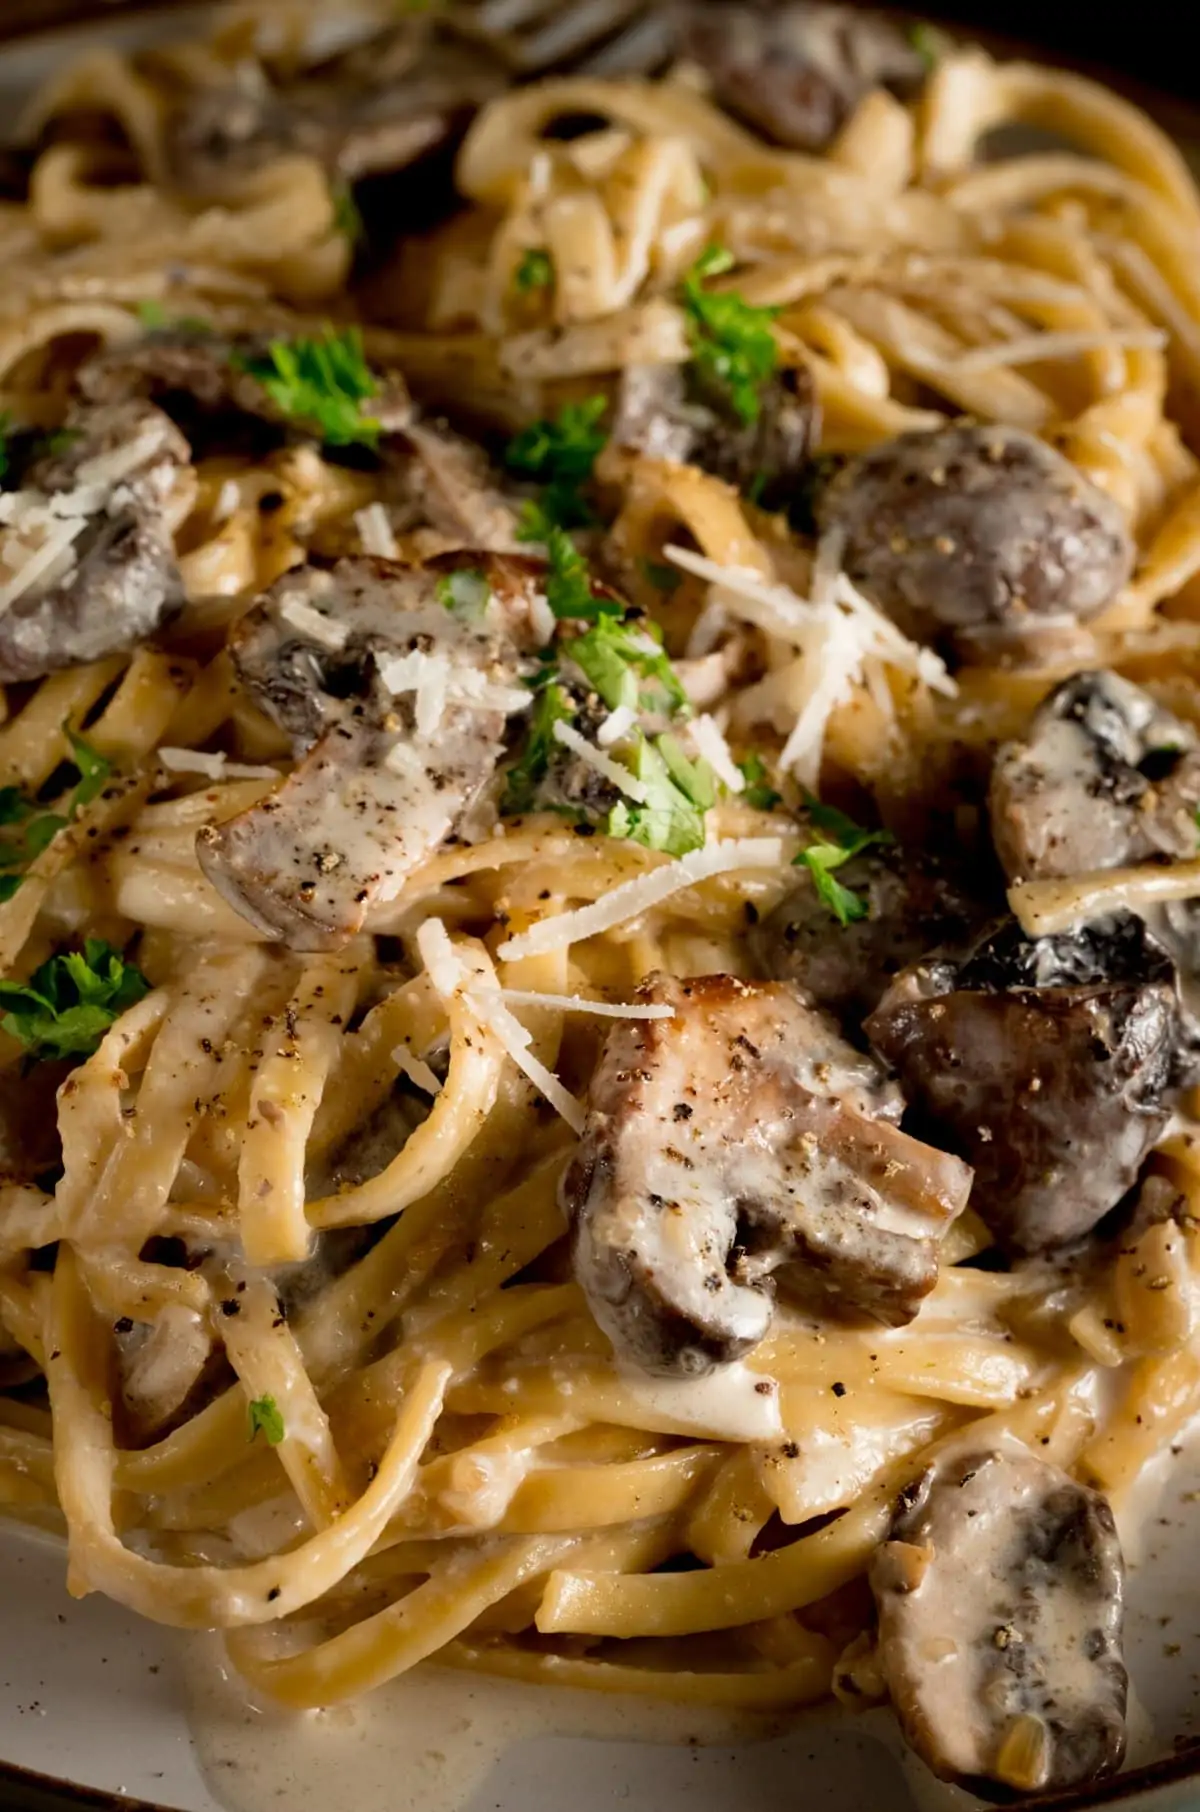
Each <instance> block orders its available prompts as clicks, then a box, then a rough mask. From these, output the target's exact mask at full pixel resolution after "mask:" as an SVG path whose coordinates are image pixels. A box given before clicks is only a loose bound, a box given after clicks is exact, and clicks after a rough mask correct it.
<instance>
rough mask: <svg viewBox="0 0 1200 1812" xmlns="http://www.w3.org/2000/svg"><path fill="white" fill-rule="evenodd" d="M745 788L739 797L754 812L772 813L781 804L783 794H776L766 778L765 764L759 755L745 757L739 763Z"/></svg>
mask: <svg viewBox="0 0 1200 1812" xmlns="http://www.w3.org/2000/svg"><path fill="white" fill-rule="evenodd" d="M738 767H739V768H740V769H741V770H742V778H743V779H744V780H745V782H746V784H745V787H744V788H743V789H742V792H741V793H740V795H739V797H740V798H742V799H744V800H745V802H746V804H747V805H749V806H752V807H753V808H754V810H755V811H756V812H773V811H774V810H775V807H776V806H777V805H779V804H780V803H781V802H782V799H783V794H782V793H777V792H776V791H775V788H774V787H773V786H772V785H771V783H770V781H769V779H768V777H767V764H766V762H765V761H764V760H763V758H762V756H761V755H747V757H746V759H745V761H739V762H738Z"/></svg>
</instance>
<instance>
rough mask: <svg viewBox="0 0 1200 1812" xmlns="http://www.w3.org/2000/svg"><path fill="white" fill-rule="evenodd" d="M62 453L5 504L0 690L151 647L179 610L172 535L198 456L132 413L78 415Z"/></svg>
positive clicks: (150, 414) (157, 420)
mask: <svg viewBox="0 0 1200 1812" xmlns="http://www.w3.org/2000/svg"><path fill="white" fill-rule="evenodd" d="M65 441H66V444H65V447H64V450H63V451H62V452H59V453H56V454H54V455H52V456H48V457H46V458H44V459H42V460H39V461H38V462H37V463H35V464H34V465H33V466H32V467H31V468H30V470H29V472H28V473H27V474H26V481H25V484H24V485H23V486H22V488H21V489H20V490H18V491H6V492H4V493H3V494H0V524H2V525H3V526H2V527H0V681H3V682H6V683H7V682H10V681H13V680H28V679H37V678H39V677H40V676H41V675H42V674H45V673H53V672H55V671H56V670H57V669H58V668H61V667H74V666H78V665H80V664H82V663H83V662H85V661H94V660H99V659H100V658H101V657H102V656H103V655H106V654H117V653H121V652H123V651H124V650H126V649H129V648H134V647H136V646H137V644H138V643H139V642H142V641H145V640H146V638H147V637H148V636H151V635H153V634H154V633H155V631H156V630H157V629H159V628H161V626H162V625H163V624H164V623H165V622H167V621H168V620H169V619H170V618H171V617H172V616H173V615H174V614H175V613H176V612H177V611H178V610H179V609H180V608H181V607H182V604H183V586H182V581H181V579H180V575H179V568H178V565H177V564H176V559H175V547H174V538H173V537H174V531H175V529H176V528H177V527H178V526H179V523H180V521H181V520H182V518H183V517H184V516H185V515H186V514H187V511H188V509H189V508H190V506H191V502H192V499H193V498H194V496H195V474H194V473H193V471H192V468H191V462H190V449H189V447H188V444H187V442H186V441H185V440H184V438H183V436H182V435H181V434H180V433H179V432H178V430H177V429H176V428H175V427H174V425H173V424H172V422H171V421H170V420H169V418H168V417H167V416H166V415H164V414H163V413H162V411H161V410H159V409H156V408H154V407H152V406H151V405H150V404H149V403H144V402H138V401H131V402H124V403H113V404H110V405H103V406H100V407H96V408H88V407H80V408H79V409H77V410H76V411H75V413H74V414H73V415H72V417H71V420H70V422H69V424H68V429H67V435H66V437H65Z"/></svg>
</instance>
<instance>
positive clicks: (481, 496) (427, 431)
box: [384, 420, 520, 553]
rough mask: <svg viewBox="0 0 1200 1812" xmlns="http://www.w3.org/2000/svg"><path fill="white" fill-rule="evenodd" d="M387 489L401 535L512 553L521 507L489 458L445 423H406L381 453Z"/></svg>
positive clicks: (516, 542) (439, 545)
mask: <svg viewBox="0 0 1200 1812" xmlns="http://www.w3.org/2000/svg"><path fill="white" fill-rule="evenodd" d="M384 457H385V464H386V476H385V489H386V492H387V495H388V497H389V499H390V500H392V501H393V503H394V511H393V513H394V517H395V527H396V529H397V531H398V532H399V533H404V532H411V531H412V530H413V529H420V530H422V531H424V538H425V539H427V540H429V541H430V543H431V546H430V547H429V548H428V549H427V550H425V551H426V552H432V551H435V548H434V545H432V544H436V551H438V552H440V551H442V549H444V548H446V547H451V546H453V547H464V546H465V547H486V548H491V549H492V550H493V551H495V552H498V553H512V552H515V551H516V550H517V549H518V548H519V546H520V541H519V538H518V535H517V519H518V514H519V505H518V502H517V500H516V499H515V498H514V497H513V496H512V495H511V494H510V493H509V492H508V491H506V490H505V488H504V486H503V484H502V482H501V480H500V476H499V474H498V473H497V472H496V471H495V470H494V469H493V467H492V466H491V465H490V463H489V461H488V458H487V455H486V454H485V453H484V452H483V450H482V448H481V447H478V446H476V445H475V443H474V442H473V441H469V440H466V439H464V437H463V436H462V435H461V434H456V433H455V432H454V430H453V429H452V428H450V427H449V426H448V424H447V423H445V422H443V421H417V420H410V421H408V422H407V423H405V424H404V426H403V430H402V432H398V433H397V434H395V435H394V436H392V437H391V438H390V439H389V441H388V443H387V446H386V450H385V455H384Z"/></svg>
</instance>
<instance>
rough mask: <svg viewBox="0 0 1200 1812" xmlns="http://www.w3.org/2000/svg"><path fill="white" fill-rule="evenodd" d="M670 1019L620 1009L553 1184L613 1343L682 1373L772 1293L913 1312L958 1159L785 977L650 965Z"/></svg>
mask: <svg viewBox="0 0 1200 1812" xmlns="http://www.w3.org/2000/svg"><path fill="white" fill-rule="evenodd" d="M639 998H640V999H642V1000H645V1001H647V1002H658V1003H664V1004H667V1005H669V1006H671V1007H672V1008H673V1009H674V1014H673V1017H671V1018H669V1019H655V1020H629V1021H622V1022H620V1023H619V1024H618V1025H617V1027H616V1029H615V1030H614V1031H613V1032H612V1034H611V1035H610V1037H609V1039H608V1041H607V1043H606V1045H605V1048H604V1053H603V1055H602V1057H601V1059H600V1062H599V1065H598V1067H597V1070H596V1073H595V1075H594V1077H593V1079H592V1084H591V1088H590V1090H589V1094H588V1117H587V1124H586V1126H585V1129H584V1133H583V1137H582V1139H581V1141H580V1145H579V1149H578V1152H577V1153H576V1156H575V1159H574V1162H573V1163H572V1165H571V1168H570V1170H569V1171H568V1173H567V1177H566V1180H565V1183H564V1201H565V1204H566V1207H567V1210H568V1213H569V1215H570V1217H571V1220H572V1222H573V1223H574V1228H575V1235H574V1242H575V1244H574V1249H575V1269H576V1273H577V1275H578V1277H579V1280H580V1282H581V1283H582V1285H583V1287H584V1290H585V1291H586V1293H587V1297H588V1300H589V1302H590V1304H591V1306H592V1310H593V1313H594V1314H595V1316H596V1319H597V1321H598V1322H599V1323H600V1326H601V1327H602V1328H603V1329H604V1331H605V1332H606V1333H607V1334H608V1335H609V1337H610V1339H611V1340H612V1342H613V1344H614V1346H615V1348H616V1350H617V1352H618V1354H619V1355H621V1356H624V1357H628V1358H630V1359H632V1360H633V1361H634V1362H635V1363H636V1364H638V1365H639V1366H641V1367H643V1368H644V1369H645V1370H647V1371H651V1372H658V1373H662V1374H666V1375H669V1374H677V1375H678V1374H684V1375H687V1374H691V1375H698V1374H700V1373H703V1372H707V1371H709V1370H711V1369H712V1367H713V1366H715V1365H720V1364H724V1363H727V1362H729V1361H731V1360H734V1359H737V1358H739V1357H740V1356H741V1355H742V1354H743V1353H745V1352H747V1351H748V1350H749V1349H750V1348H751V1347H752V1346H754V1345H755V1344H756V1343H757V1342H758V1341H759V1340H761V1339H762V1337H763V1335H764V1334H765V1333H766V1331H767V1328H768V1326H769V1324H770V1320H771V1304H772V1296H773V1292H774V1290H775V1288H776V1287H778V1289H779V1290H780V1292H781V1293H785V1294H787V1295H788V1296H789V1297H791V1298H792V1299H794V1300H796V1301H797V1302H800V1303H802V1304H806V1305H808V1306H810V1307H811V1308H813V1309H814V1310H815V1311H817V1312H819V1313H822V1314H828V1315H832V1316H834V1317H837V1318H839V1319H844V1320H849V1321H863V1322H871V1321H880V1322H885V1323H888V1324H891V1325H899V1324H901V1323H904V1322H906V1321H910V1320H911V1319H912V1317H913V1316H914V1315H915V1314H916V1313H917V1310H918V1308H919V1307H920V1304H921V1301H922V1299H923V1298H924V1297H925V1295H926V1294H927V1293H928V1292H929V1291H930V1290H931V1289H932V1288H933V1285H934V1283H935V1282H936V1281H937V1271H938V1258H937V1242H938V1238H939V1236H940V1235H941V1233H942V1232H943V1231H944V1229H945V1227H946V1226H947V1224H948V1223H949V1222H950V1221H951V1220H953V1218H954V1217H955V1215H957V1214H958V1213H959V1212H960V1211H961V1209H962V1208H963V1206H964V1204H965V1202H966V1198H967V1192H968V1190H969V1188H970V1172H969V1170H968V1169H967V1168H966V1166H965V1165H963V1164H960V1163H959V1162H958V1161H957V1160H956V1159H953V1158H948V1157H947V1156H946V1155H945V1154H944V1153H942V1152H938V1151H934V1150H932V1149H930V1148H929V1147H927V1146H924V1145H920V1144H918V1142H917V1141H916V1140H915V1139H910V1138H909V1137H907V1135H906V1134H904V1133H902V1132H901V1131H900V1130H899V1129H898V1127H897V1126H896V1125H895V1121H896V1120H897V1119H898V1118H899V1115H900V1111H901V1107H902V1103H901V1100H900V1097H899V1094H898V1092H897V1090H896V1088H895V1086H894V1085H893V1084H891V1083H889V1082H888V1081H887V1080H886V1078H885V1076H884V1073H883V1071H882V1070H881V1069H880V1068H879V1066H878V1065H877V1064H876V1063H875V1062H874V1061H873V1060H872V1059H871V1058H869V1057H865V1056H863V1055H861V1054H860V1053H859V1052H857V1051H854V1050H852V1049H851V1048H850V1046H849V1045H847V1044H846V1043H845V1042H844V1040H843V1039H842V1038H841V1037H840V1036H839V1035H838V1033H837V1031H836V1029H835V1028H834V1026H833V1024H832V1022H831V1021H830V1020H828V1019H826V1018H825V1017H824V1015H823V1014H821V1013H819V1012H818V1011H817V1010H816V1009H815V1008H814V1007H813V1006H812V1005H811V1003H810V1002H809V1000H808V998H807V997H806V996H805V995H804V994H802V993H801V992H800V991H799V990H798V989H796V988H792V987H789V986H787V985H785V984H782V983H765V982H741V981H736V980H734V979H733V978H732V977H731V976H724V975H713V976H705V977H702V978H701V979H699V980H695V981H678V980H676V979H674V978H673V977H671V976H662V975H660V976H655V977H652V978H651V980H650V981H649V982H647V983H646V985H645V986H644V987H643V988H642V989H641V990H640V993H639Z"/></svg>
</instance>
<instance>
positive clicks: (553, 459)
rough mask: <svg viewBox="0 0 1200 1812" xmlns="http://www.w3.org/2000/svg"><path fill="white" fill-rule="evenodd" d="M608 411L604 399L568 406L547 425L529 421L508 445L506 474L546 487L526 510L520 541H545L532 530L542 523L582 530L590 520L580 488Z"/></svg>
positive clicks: (589, 470)
mask: <svg viewBox="0 0 1200 1812" xmlns="http://www.w3.org/2000/svg"><path fill="white" fill-rule="evenodd" d="M607 407H608V400H607V398H606V397H603V396H589V397H588V398H587V400H586V401H585V402H582V403H567V404H565V405H564V407H563V408H562V409H560V410H559V412H558V414H557V415H556V416H555V417H554V419H553V420H552V421H551V420H543V421H537V422H531V423H530V425H529V427H528V428H522V430H521V432H520V433H519V434H517V435H515V436H514V437H513V439H512V440H510V441H509V443H508V446H507V448H506V450H505V454H504V461H505V464H506V465H507V466H508V469H509V471H510V472H516V473H518V474H519V475H520V476H521V477H522V478H534V479H537V480H538V482H539V483H540V484H542V485H543V486H544V487H545V488H544V489H543V491H542V495H541V499H540V502H539V504H538V505H535V506H534V509H533V510H532V511H529V510H527V511H526V520H525V522H523V524H522V527H521V531H520V532H521V536H522V539H523V540H526V541H544V540H545V538H546V537H545V535H544V534H541V533H538V532H536V531H537V530H538V529H539V528H540V527H541V526H542V525H544V524H553V525H554V526H555V527H557V528H563V529H570V528H584V527H586V526H587V525H588V524H589V523H591V522H593V521H594V520H595V517H594V515H593V513H592V510H591V508H590V506H589V504H588V503H587V500H586V499H585V498H584V496H583V489H582V487H583V486H584V485H585V484H586V483H587V482H588V480H589V479H590V478H591V476H592V468H593V466H594V465H595V463H596V459H597V456H598V455H599V453H600V451H601V449H602V447H603V446H604V443H605V442H606V441H607V439H608V434H607V431H606V430H605V429H603V428H601V427H600V425H599V424H600V418H601V416H602V415H603V414H604V411H605V410H606V409H607Z"/></svg>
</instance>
